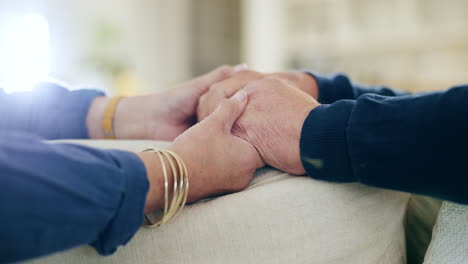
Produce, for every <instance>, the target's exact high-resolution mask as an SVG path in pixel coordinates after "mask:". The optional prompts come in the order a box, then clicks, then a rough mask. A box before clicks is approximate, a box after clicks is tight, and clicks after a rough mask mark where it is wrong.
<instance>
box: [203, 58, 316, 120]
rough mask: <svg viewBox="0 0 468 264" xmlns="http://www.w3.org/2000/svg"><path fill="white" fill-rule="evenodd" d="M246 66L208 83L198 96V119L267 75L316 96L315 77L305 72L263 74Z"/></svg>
mask: <svg viewBox="0 0 468 264" xmlns="http://www.w3.org/2000/svg"><path fill="white" fill-rule="evenodd" d="M246 67H247V66H245V69H239V71H237V72H235V73H233V74H232V76H231V77H230V78H226V79H224V80H221V81H219V82H216V83H214V84H212V85H210V87H209V89H207V91H206V93H205V94H203V95H202V96H201V97H200V103H199V104H198V108H197V116H198V120H203V119H204V118H205V117H207V116H208V115H209V114H210V113H212V112H213V111H214V110H215V109H216V107H217V106H218V104H219V102H221V100H223V99H225V98H229V97H231V96H232V95H233V94H235V93H236V92H237V91H239V90H241V89H242V88H244V87H245V86H246V85H247V84H249V83H251V82H254V81H258V80H261V79H263V78H267V77H273V78H278V79H283V80H284V81H286V82H288V83H289V84H291V85H292V86H293V87H295V88H297V89H299V90H301V91H303V92H305V93H306V94H308V95H310V96H312V97H313V98H317V97H318V88H317V83H316V81H315V79H314V78H313V77H312V76H310V75H309V74H307V73H303V72H277V73H269V74H265V73H260V72H256V71H252V70H248V69H247V68H246Z"/></svg>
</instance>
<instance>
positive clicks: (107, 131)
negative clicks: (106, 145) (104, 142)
mask: <svg viewBox="0 0 468 264" xmlns="http://www.w3.org/2000/svg"><path fill="white" fill-rule="evenodd" d="M122 98H124V97H123V96H116V97H112V98H111V99H110V101H109V103H108V104H107V106H106V108H105V110H104V114H103V116H102V123H101V125H102V130H103V131H104V138H105V139H115V133H114V116H115V110H116V109H117V104H118V103H119V102H120V100H121V99H122Z"/></svg>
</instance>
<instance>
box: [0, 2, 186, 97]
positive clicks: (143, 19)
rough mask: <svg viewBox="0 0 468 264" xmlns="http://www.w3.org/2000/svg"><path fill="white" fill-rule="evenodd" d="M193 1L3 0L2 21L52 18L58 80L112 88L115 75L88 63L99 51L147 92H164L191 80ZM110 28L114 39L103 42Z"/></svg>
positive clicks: (0, 5) (54, 72)
mask: <svg viewBox="0 0 468 264" xmlns="http://www.w3.org/2000/svg"><path fill="white" fill-rule="evenodd" d="M190 2H191V1H189V0H172V1H164V0H131V1H130V0H99V1H93V0H80V1H62V0H29V1H27V0H0V17H1V18H2V20H3V21H5V20H7V19H8V18H11V17H14V16H19V15H22V14H28V13H38V14H42V15H44V16H45V17H46V18H47V20H48V22H49V25H50V35H51V41H50V44H51V49H52V56H51V66H52V72H51V75H52V76H53V77H55V78H59V79H63V80H65V81H67V82H70V83H73V84H79V85H88V86H94V87H100V88H109V86H112V85H113V83H112V78H113V76H109V74H108V73H107V72H106V69H96V67H93V65H90V64H91V63H89V57H90V56H91V55H93V53H94V52H95V51H96V49H100V50H103V51H102V53H104V54H101V56H102V57H106V58H107V59H103V60H108V61H113V62H114V64H119V65H122V66H121V67H124V68H125V70H126V71H130V72H131V74H132V78H134V79H136V80H137V82H138V83H139V85H140V86H141V89H142V90H143V91H149V90H158V89H165V88H167V87H169V86H171V85H173V84H174V83H176V82H178V81H180V80H184V79H187V78H189V77H190V76H191V69H190V64H189V62H190V46H191V42H190V37H189V36H190V27H189V23H190V9H189V7H190ZM2 20H0V22H1V21H2ZM106 30H107V31H114V32H111V33H109V32H108V33H109V34H113V36H110V39H107V40H106V39H104V40H101V42H103V43H99V41H100V40H99V38H100V37H99V36H98V34H100V33H102V31H104V34H105V32H106ZM100 31H101V32H100ZM96 42H98V43H96ZM96 45H101V46H102V47H96ZM94 66H95V65H94Z"/></svg>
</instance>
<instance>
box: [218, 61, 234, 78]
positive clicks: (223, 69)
mask: <svg viewBox="0 0 468 264" xmlns="http://www.w3.org/2000/svg"><path fill="white" fill-rule="evenodd" d="M231 71H232V67H231V66H229V65H226V64H224V65H221V66H219V67H218V68H217V72H218V74H219V76H220V77H226V76H228V75H229V73H231Z"/></svg>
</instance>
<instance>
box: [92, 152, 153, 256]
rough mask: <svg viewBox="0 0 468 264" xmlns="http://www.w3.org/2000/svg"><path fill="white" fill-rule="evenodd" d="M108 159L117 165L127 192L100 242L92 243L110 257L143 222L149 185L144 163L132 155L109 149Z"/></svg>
mask: <svg viewBox="0 0 468 264" xmlns="http://www.w3.org/2000/svg"><path fill="white" fill-rule="evenodd" d="M109 152H110V154H111V156H112V157H113V158H114V159H115V160H116V162H117V163H120V166H121V168H122V171H121V172H122V174H123V175H124V177H125V178H126V181H125V182H126V191H125V193H124V195H123V197H122V201H121V203H120V207H119V209H118V210H117V213H116V214H115V216H114V218H113V219H112V220H111V222H110V223H109V225H108V226H107V228H106V229H105V230H104V231H103V232H102V233H101V234H100V236H99V239H98V240H97V241H94V242H93V243H91V245H92V246H93V247H94V248H96V250H97V251H98V252H99V254H101V255H110V254H112V253H114V252H115V251H116V250H117V247H118V246H120V245H125V244H126V243H127V242H128V241H129V240H130V239H131V238H132V237H133V235H134V234H135V233H136V232H137V231H138V229H139V228H140V227H141V224H142V223H143V211H144V207H145V201H146V194H147V192H148V189H149V182H148V179H147V176H146V169H145V166H144V164H143V162H142V161H141V160H140V159H139V158H138V157H137V156H136V155H135V154H133V153H130V152H125V151H118V150H109Z"/></svg>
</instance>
